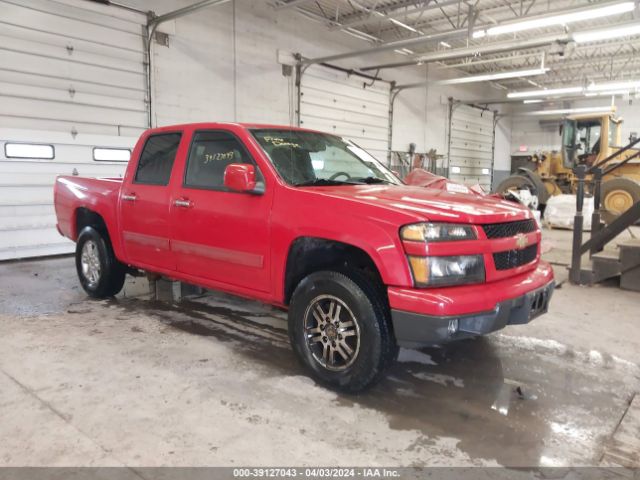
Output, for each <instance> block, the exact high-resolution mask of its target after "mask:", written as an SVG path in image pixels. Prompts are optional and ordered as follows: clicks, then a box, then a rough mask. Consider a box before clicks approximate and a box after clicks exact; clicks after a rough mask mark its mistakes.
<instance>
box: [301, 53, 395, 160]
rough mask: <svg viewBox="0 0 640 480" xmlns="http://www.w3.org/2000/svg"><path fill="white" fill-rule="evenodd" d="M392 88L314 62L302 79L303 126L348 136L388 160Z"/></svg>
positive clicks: (385, 84) (386, 84) (384, 83)
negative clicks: (390, 93)
mask: <svg viewBox="0 0 640 480" xmlns="http://www.w3.org/2000/svg"><path fill="white" fill-rule="evenodd" d="M389 90H390V86H389V84H388V83H386V82H381V81H377V82H375V83H373V84H371V81H370V80H368V79H366V78H364V77H361V76H358V75H350V74H348V73H346V72H342V71H340V70H335V69H332V68H328V67H324V66H322V65H312V66H310V67H309V68H307V69H306V70H305V71H304V73H303V74H302V79H301V82H300V112H299V118H300V126H301V127H306V128H311V129H314V130H321V131H323V132H329V133H334V134H336V135H340V136H342V137H345V138H348V139H350V140H352V141H354V142H355V143H357V144H358V145H359V146H360V147H362V148H364V149H365V150H367V151H368V152H369V153H371V154H372V155H373V156H374V157H376V158H377V159H378V160H380V161H382V162H385V163H386V161H387V150H388V141H389Z"/></svg>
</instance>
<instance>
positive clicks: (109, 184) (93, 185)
mask: <svg viewBox="0 0 640 480" xmlns="http://www.w3.org/2000/svg"><path fill="white" fill-rule="evenodd" d="M121 185H122V178H87V177H76V176H59V177H57V178H56V183H55V186H54V189H53V196H54V205H55V209H56V216H57V218H58V224H57V228H58V231H59V232H60V233H61V234H62V235H64V236H65V237H67V238H70V239H71V240H75V239H76V237H77V235H78V232H77V231H76V226H75V225H76V210H77V209H78V208H87V209H89V210H91V211H94V212H96V213H99V214H100V215H102V218H105V219H107V218H108V219H115V218H117V203H118V194H119V192H120V187H121Z"/></svg>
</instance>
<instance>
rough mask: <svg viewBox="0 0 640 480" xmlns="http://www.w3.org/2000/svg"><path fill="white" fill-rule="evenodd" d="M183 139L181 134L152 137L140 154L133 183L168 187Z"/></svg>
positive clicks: (163, 134) (162, 134)
mask: <svg viewBox="0 0 640 480" xmlns="http://www.w3.org/2000/svg"><path fill="white" fill-rule="evenodd" d="M181 138H182V133H180V132H174V133H161V134H157V135H151V136H150V137H149V138H148V139H147V141H146V142H145V144H144V148H143V149H142V153H141V154H140V160H139V161H138V165H137V167H136V175H135V177H134V180H133V183H137V184H143V185H160V186H166V185H168V184H169V179H170V178H171V170H172V169H173V163H174V162H175V159H176V153H177V152H178V146H179V145H180V139H181Z"/></svg>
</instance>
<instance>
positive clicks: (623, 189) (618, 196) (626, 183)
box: [601, 178, 640, 224]
mask: <svg viewBox="0 0 640 480" xmlns="http://www.w3.org/2000/svg"><path fill="white" fill-rule="evenodd" d="M612 194H613V195H614V197H611V195H612ZM601 198H602V220H603V221H604V222H605V223H606V224H609V223H611V222H613V221H614V220H615V219H616V218H618V217H619V216H620V215H621V214H622V213H624V211H626V209H625V208H624V206H627V208H629V207H631V205H633V204H634V203H637V202H640V184H638V183H637V182H635V181H634V180H631V179H630V178H613V179H611V180H606V181H604V182H602V193H601ZM627 202H631V203H630V204H629V205H627Z"/></svg>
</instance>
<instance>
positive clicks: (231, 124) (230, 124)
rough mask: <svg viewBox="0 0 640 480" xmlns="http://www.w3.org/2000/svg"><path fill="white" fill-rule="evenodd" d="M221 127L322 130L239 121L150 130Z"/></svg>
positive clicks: (181, 125) (317, 131)
mask: <svg viewBox="0 0 640 480" xmlns="http://www.w3.org/2000/svg"><path fill="white" fill-rule="evenodd" d="M220 127H240V128H245V129H268V130H296V131H301V132H316V133H325V132H320V131H319V130H312V129H309V128H301V127H294V126H291V125H272V124H267V123H238V122H196V123H181V124H176V125H163V126H162V127H154V128H151V129H149V130H153V131H168V130H177V129H185V128H220Z"/></svg>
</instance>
